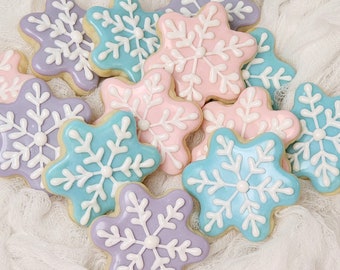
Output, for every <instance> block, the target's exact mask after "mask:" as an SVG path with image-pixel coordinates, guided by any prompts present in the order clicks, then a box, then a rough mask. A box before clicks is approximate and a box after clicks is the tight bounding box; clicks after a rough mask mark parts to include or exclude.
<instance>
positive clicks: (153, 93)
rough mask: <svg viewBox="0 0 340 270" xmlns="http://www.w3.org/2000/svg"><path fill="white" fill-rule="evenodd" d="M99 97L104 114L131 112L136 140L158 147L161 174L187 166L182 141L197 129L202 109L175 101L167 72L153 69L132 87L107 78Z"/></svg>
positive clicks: (184, 102) (186, 157)
mask: <svg viewBox="0 0 340 270" xmlns="http://www.w3.org/2000/svg"><path fill="white" fill-rule="evenodd" d="M101 96H102V100H103V103H104V107H105V112H104V115H105V114H107V113H109V112H112V111H113V110H127V111H131V112H132V113H133V115H134V116H135V118H136V120H137V127H138V138H139V140H140V141H141V142H144V143H149V144H152V145H153V146H155V147H157V148H158V150H159V151H160V153H161V155H162V164H161V168H162V170H163V171H165V172H166V173H169V174H173V175H174V174H179V173H180V172H181V171H182V170H183V168H184V167H185V166H186V165H187V164H188V163H189V161H190V156H189V154H188V150H187V146H186V143H185V138H186V137H187V136H188V135H189V134H190V133H191V132H193V131H195V130H196V129H198V128H199V126H200V124H201V122H202V116H201V115H202V113H201V108H199V107H198V106H197V105H195V104H194V103H192V102H188V101H184V100H183V101H181V100H179V99H178V98H175V94H174V89H173V83H172V77H171V75H170V74H169V73H168V72H166V71H165V70H163V69H159V70H152V71H150V72H148V73H147V74H146V75H145V77H144V78H143V79H142V81H140V82H139V83H137V84H135V85H131V84H129V83H126V82H124V81H122V80H119V79H115V78H110V79H107V80H105V81H104V82H103V84H102V86H101Z"/></svg>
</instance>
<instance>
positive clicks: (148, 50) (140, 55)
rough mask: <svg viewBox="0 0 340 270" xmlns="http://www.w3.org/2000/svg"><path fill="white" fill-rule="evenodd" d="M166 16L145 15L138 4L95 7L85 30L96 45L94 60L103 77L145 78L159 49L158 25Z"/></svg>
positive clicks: (127, 0) (126, 0)
mask: <svg viewBox="0 0 340 270" xmlns="http://www.w3.org/2000/svg"><path fill="white" fill-rule="evenodd" d="M161 14H162V12H145V11H143V9H142V8H141V6H140V4H139V2H138V0H116V1H114V5H113V7H112V8H110V9H108V8H103V7H99V6H96V7H92V8H90V9H89V10H88V11H87V12H86V17H85V21H84V27H85V30H86V32H87V33H88V35H89V36H91V38H92V39H93V40H94V42H95V44H96V45H95V48H94V50H93V51H92V53H91V56H90V60H91V64H92V66H93V68H94V70H95V71H96V72H97V73H98V74H99V75H101V76H103V77H110V76H112V75H127V76H128V77H129V79H130V80H131V81H133V82H138V81H139V80H140V79H141V78H142V77H143V68H142V67H143V64H144V61H145V59H146V58H147V57H148V56H149V55H150V54H152V53H154V52H155V51H156V50H157V49H158V47H159V38H158V36H157V34H156V23H157V21H158V19H159V16H160V15H161Z"/></svg>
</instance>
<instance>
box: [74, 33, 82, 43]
mask: <svg viewBox="0 0 340 270" xmlns="http://www.w3.org/2000/svg"><path fill="white" fill-rule="evenodd" d="M71 38H72V40H73V41H74V42H75V43H81V42H82V41H83V34H82V33H80V32H79V31H73V32H72V33H71Z"/></svg>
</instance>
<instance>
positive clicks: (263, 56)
mask: <svg viewBox="0 0 340 270" xmlns="http://www.w3.org/2000/svg"><path fill="white" fill-rule="evenodd" d="M249 34H251V35H252V36H253V37H254V38H255V39H256V41H257V44H258V49H257V54H256V56H255V57H254V59H253V60H251V61H250V62H249V63H248V64H246V65H245V66H243V68H242V76H243V78H244V80H245V82H246V85H247V86H260V87H263V88H265V89H267V90H268V92H269V94H270V96H271V99H272V103H273V108H274V109H278V108H279V105H278V102H277V98H276V97H275V95H276V91H277V90H279V89H280V88H281V87H282V86H283V85H285V84H287V83H289V82H290V81H291V80H293V78H294V77H295V70H294V68H293V67H292V66H290V65H289V64H287V63H285V62H283V61H281V60H279V59H278V58H277V56H276V54H275V42H274V36H273V34H272V33H271V32H270V31H269V30H267V29H265V28H256V29H255V30H253V31H252V32H250V33H249Z"/></svg>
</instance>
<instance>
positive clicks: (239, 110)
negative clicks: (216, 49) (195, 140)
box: [192, 87, 301, 168]
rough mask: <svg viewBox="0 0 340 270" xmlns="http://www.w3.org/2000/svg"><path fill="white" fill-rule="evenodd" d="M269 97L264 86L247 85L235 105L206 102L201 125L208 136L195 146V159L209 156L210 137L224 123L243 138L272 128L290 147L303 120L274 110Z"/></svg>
mask: <svg viewBox="0 0 340 270" xmlns="http://www.w3.org/2000/svg"><path fill="white" fill-rule="evenodd" d="M269 99H270V97H269V95H268V93H267V91H266V90H265V89H263V88H261V87H248V88H246V89H245V90H243V91H242V93H241V94H240V96H239V98H238V100H237V101H236V102H235V103H234V104H233V105H225V104H222V103H220V102H218V101H212V102H209V103H207V104H206V105H205V106H204V107H203V118H204V120H203V124H202V129H203V131H204V134H205V137H204V139H203V141H202V142H201V143H200V144H199V145H198V146H196V147H195V148H194V149H193V154H192V157H193V160H197V159H202V158H205V157H206V154H207V151H208V139H209V137H210V135H211V134H212V133H213V132H214V131H215V130H216V129H218V128H221V127H227V128H230V129H233V130H234V131H235V132H236V133H237V134H238V135H240V136H241V138H243V139H253V138H255V137H256V136H258V135H260V134H262V133H264V132H273V133H275V134H276V135H278V136H279V137H280V138H281V140H282V141H283V144H284V145H285V147H288V146H289V144H290V143H292V142H293V141H294V140H295V139H296V138H297V137H298V136H299V135H300V131H301V128H300V122H299V120H298V119H297V117H296V116H295V115H294V114H293V113H291V112H289V111H285V110H280V111H273V110H272V108H271V105H270V100H269ZM286 164H287V165H288V164H289V162H288V161H287V162H286ZM288 168H289V165H288Z"/></svg>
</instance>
